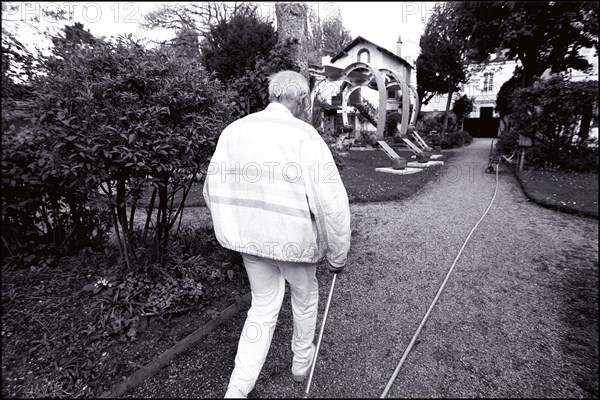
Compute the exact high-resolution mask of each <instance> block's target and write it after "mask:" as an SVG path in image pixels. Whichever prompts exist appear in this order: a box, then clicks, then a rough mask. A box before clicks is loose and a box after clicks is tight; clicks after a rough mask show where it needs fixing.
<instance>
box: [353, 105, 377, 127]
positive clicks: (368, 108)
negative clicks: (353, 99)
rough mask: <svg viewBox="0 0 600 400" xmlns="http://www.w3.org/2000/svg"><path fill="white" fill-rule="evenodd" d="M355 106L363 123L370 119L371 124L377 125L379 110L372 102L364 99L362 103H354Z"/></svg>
mask: <svg viewBox="0 0 600 400" xmlns="http://www.w3.org/2000/svg"><path fill="white" fill-rule="evenodd" d="M354 108H356V110H357V111H358V114H357V115H356V117H357V118H358V120H359V121H360V122H361V123H362V122H365V121H369V123H370V124H371V125H373V126H374V127H377V114H378V113H379V111H378V108H377V107H375V106H374V105H373V104H371V102H369V101H368V100H367V99H362V101H361V102H360V103H356V104H354Z"/></svg>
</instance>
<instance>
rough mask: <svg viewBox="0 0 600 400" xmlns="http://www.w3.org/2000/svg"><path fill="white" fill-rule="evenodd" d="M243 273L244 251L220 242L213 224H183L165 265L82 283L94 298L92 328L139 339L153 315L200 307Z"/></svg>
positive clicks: (108, 334)
mask: <svg viewBox="0 0 600 400" xmlns="http://www.w3.org/2000/svg"><path fill="white" fill-rule="evenodd" d="M244 276H245V275H244V273H243V264H242V259H241V257H240V255H239V253H237V252H233V251H230V250H227V249H225V248H223V247H221V246H220V245H219V243H218V242H217V240H216V238H215V236H214V231H213V230H212V228H210V227H209V228H202V229H195V230H194V229H191V228H187V229H184V230H183V231H182V232H181V233H180V234H179V235H177V236H176V237H174V239H173V243H172V246H170V247H169V254H168V262H167V263H166V265H165V266H164V267H163V266H161V265H160V264H156V263H147V264H146V265H145V268H144V270H143V271H137V272H128V273H125V274H124V275H122V276H117V275H113V276H108V277H101V276H97V277H96V278H95V281H94V282H91V283H89V284H87V285H86V286H85V287H83V292H88V293H90V294H91V295H92V296H93V298H94V303H93V307H92V318H93V320H94V321H95V323H94V324H92V325H90V326H88V330H87V332H88V334H94V335H97V336H98V337H115V338H122V339H125V338H126V339H128V340H136V337H137V334H138V332H139V331H140V330H142V329H143V327H144V326H145V324H146V322H147V320H148V318H150V317H153V316H159V317H161V318H164V317H165V316H168V315H170V314H175V313H179V312H182V311H189V310H190V309H197V308H200V307H202V305H203V304H205V303H206V302H207V300H210V299H216V298H221V297H222V296H224V295H225V294H226V293H225V290H226V289H225V285H224V283H225V282H227V281H231V280H233V279H242V277H244Z"/></svg>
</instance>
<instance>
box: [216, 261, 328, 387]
mask: <svg viewBox="0 0 600 400" xmlns="http://www.w3.org/2000/svg"><path fill="white" fill-rule="evenodd" d="M242 257H243V259H244V267H245V268H246V272H247V273H248V280H249V281H250V289H251V291H252V305H251V306H250V310H248V316H247V317H246V322H245V323H244V328H243V330H242V334H241V336H240V341H239V343H238V350H237V354H236V356H235V367H234V369H233V372H232V373H231V378H230V380H229V386H228V393H236V392H238V391H239V392H240V393H242V394H244V395H245V396H247V395H248V393H250V392H251V391H252V389H253V388H254V384H255V383H256V380H257V379H258V376H259V374H260V371H261V369H262V367H263V364H264V363H265V359H266V358H267V353H268V352H269V347H270V346H271V339H272V338H273V332H274V331H275V324H276V323H277V317H278V315H279V310H280V309H281V304H282V302H283V296H284V293H285V281H287V282H288V283H289V285H290V291H291V300H292V313H293V319H294V333H293V337H292V352H293V353H294V358H293V364H305V363H307V362H309V361H310V360H308V358H309V356H310V351H311V347H312V345H313V340H314V337H315V327H316V324H317V311H318V310H317V308H318V301H319V287H318V283H317V277H316V264H311V263H296V262H286V261H277V260H271V259H267V258H262V257H257V256H252V255H247V254H242ZM236 389H237V390H236ZM225 397H228V396H227V394H226V396H225Z"/></svg>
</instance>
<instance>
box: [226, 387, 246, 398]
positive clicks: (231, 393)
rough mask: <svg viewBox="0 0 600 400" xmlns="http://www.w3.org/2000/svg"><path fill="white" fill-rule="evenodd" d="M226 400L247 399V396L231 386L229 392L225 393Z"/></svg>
mask: <svg viewBox="0 0 600 400" xmlns="http://www.w3.org/2000/svg"><path fill="white" fill-rule="evenodd" d="M224 398H225V399H245V398H246V395H245V394H244V393H242V392H241V391H240V390H239V389H238V388H237V387H235V386H229V387H228V388H227V392H225V396H224Z"/></svg>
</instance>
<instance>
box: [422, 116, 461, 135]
mask: <svg viewBox="0 0 600 400" xmlns="http://www.w3.org/2000/svg"><path fill="white" fill-rule="evenodd" d="M427 114H429V113H424V114H423V115H424V116H423V117H422V118H421V120H420V121H419V122H418V123H417V128H418V130H419V132H424V133H429V132H431V131H436V132H438V133H441V131H442V126H443V123H444V114H443V113H437V114H435V115H434V116H430V115H427ZM456 121H457V118H456V116H455V115H454V113H451V114H450V116H449V126H450V128H451V129H452V128H454V126H455V125H456Z"/></svg>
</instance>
